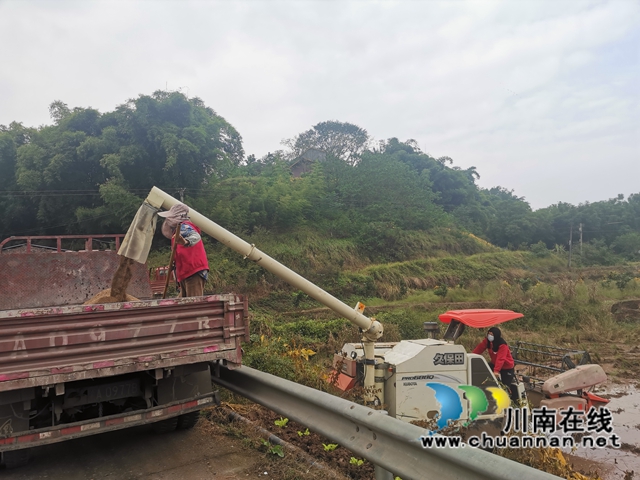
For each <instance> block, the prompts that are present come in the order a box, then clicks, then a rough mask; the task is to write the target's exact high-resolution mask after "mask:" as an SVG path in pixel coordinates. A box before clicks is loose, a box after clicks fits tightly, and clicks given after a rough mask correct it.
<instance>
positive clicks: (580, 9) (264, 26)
mask: <svg viewBox="0 0 640 480" xmlns="http://www.w3.org/2000/svg"><path fill="white" fill-rule="evenodd" d="M0 45H1V46H2V50H1V52H2V53H0V59H1V60H0V124H8V123H10V122H12V121H19V122H22V123H23V124H24V125H27V126H39V125H43V124H49V123H51V119H50V118H49V113H48V105H49V104H50V103H51V102H52V101H54V100H62V101H63V102H65V103H67V104H68V105H69V106H70V107H93V108H97V109H98V110H100V111H101V112H105V111H110V110H113V109H114V108H115V107H116V106H117V105H119V104H122V103H124V102H125V101H126V100H127V99H129V98H132V97H136V96H137V95H138V94H151V93H152V92H154V91H155V90H158V89H166V88H168V89H169V90H180V91H182V92H184V93H185V94H187V95H188V96H190V97H194V96H197V97H200V98H202V99H203V100H204V101H205V103H206V104H207V105H208V106H210V107H211V108H213V109H214V110H215V111H216V112H217V113H218V114H220V115H222V116H223V117H224V118H225V119H226V120H228V121H229V122H230V123H231V124H232V125H234V126H235V127H236V129H237V130H238V131H239V132H240V134H241V135H242V137H243V143H244V148H245V152H246V153H247V154H255V155H256V156H258V157H261V156H263V155H265V154H266V153H267V152H269V151H274V150H277V149H280V148H282V145H281V144H280V142H281V140H282V139H284V138H290V137H292V136H294V135H296V134H298V133H300V132H302V131H304V130H307V129H309V128H310V127H311V126H312V125H315V124H316V123H318V122H321V121H325V120H339V121H343V122H351V123H355V124H356V125H358V126H360V127H362V128H365V129H366V130H367V131H368V132H369V134H370V135H371V136H372V137H373V138H374V139H376V140H384V139H387V138H390V137H398V138H399V139H400V140H406V139H410V138H411V139H415V140H416V141H417V142H418V143H419V145H420V147H421V148H422V149H423V150H424V151H425V152H427V153H429V154H431V155H433V156H435V157H440V156H449V157H451V158H452V159H453V161H454V164H455V165H458V166H460V167H462V168H467V167H469V166H472V165H473V166H475V167H476V168H477V169H478V172H479V173H480V175H481V178H480V180H479V184H480V185H481V186H482V187H487V188H489V187H492V186H496V185H501V186H504V187H507V188H509V189H513V190H515V193H516V194H517V195H519V196H523V197H525V198H526V200H527V201H529V202H530V203H531V206H532V207H533V208H534V209H537V208H541V207H545V206H548V205H550V204H553V203H557V202H559V201H563V202H570V203H573V204H578V203H581V202H584V201H590V202H593V201H598V200H604V199H608V198H611V197H615V196H616V195H617V194H619V193H623V194H625V196H626V195H628V194H630V193H637V192H640V1H638V0H618V1H609V2H606V1H579V0H570V1H560V0H553V1H551V0H548V1H546V0H545V1H543V0H540V1H524V0H517V1H512V0H509V1H504V2H494V1H469V2H465V1H446V2H437V1H402V2H400V1H398V2H392V1H385V2H374V1H370V0H367V1H321V2H311V1H286V2H278V1H273V0H264V1H260V0H253V1H222V2H215V1H201V2H188V1H177V0H176V1H157V0H156V1H134V0H129V1H110V2H98V1H87V0H85V1H78V2H68V1H54V0H47V1H41V2H38V1H29V0H20V1H14V0H0Z"/></svg>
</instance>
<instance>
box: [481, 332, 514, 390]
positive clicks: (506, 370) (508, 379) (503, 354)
mask: <svg viewBox="0 0 640 480" xmlns="http://www.w3.org/2000/svg"><path fill="white" fill-rule="evenodd" d="M487 349H488V350H489V357H490V358H491V362H490V363H489V367H490V368H491V369H492V370H493V373H494V374H495V376H496V378H499V379H500V381H501V382H502V383H503V384H504V385H505V386H506V387H507V388H508V389H509V393H510V396H511V399H512V400H514V401H517V399H518V396H517V390H516V387H515V385H514V380H515V377H516V374H515V370H514V367H515V363H514V361H513V357H512V356H511V350H510V349H509V345H507V342H506V341H505V339H504V338H502V332H501V331H500V329H499V328H498V327H491V328H490V329H489V331H488V332H487V336H486V337H485V338H484V339H483V340H482V341H481V342H480V343H479V344H478V346H477V347H476V348H475V349H474V350H473V353H475V354H478V355H482V353H483V352H484V351H485V350H487Z"/></svg>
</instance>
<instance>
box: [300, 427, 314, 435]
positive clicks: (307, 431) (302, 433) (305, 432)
mask: <svg viewBox="0 0 640 480" xmlns="http://www.w3.org/2000/svg"><path fill="white" fill-rule="evenodd" d="M310 433H311V432H309V429H308V428H307V429H306V430H305V431H304V432H298V436H299V437H303V436H305V435H309V434H310Z"/></svg>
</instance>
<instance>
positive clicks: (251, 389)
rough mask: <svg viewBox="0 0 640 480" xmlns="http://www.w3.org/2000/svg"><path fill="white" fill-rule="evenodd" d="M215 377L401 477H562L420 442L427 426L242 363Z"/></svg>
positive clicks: (458, 479)
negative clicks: (426, 445) (394, 416)
mask: <svg viewBox="0 0 640 480" xmlns="http://www.w3.org/2000/svg"><path fill="white" fill-rule="evenodd" d="M212 380H213V381H214V382H215V383H217V384H219V385H221V386H223V387H225V388H227V389H229V390H231V391H232V392H234V393H237V394H238V395H242V396H243V397H246V398H248V399H249V400H252V401H254V402H256V403H259V404H260V405H263V406H264V407H267V408H269V409H271V410H273V411H275V412H277V413H279V414H281V415H284V416H286V417H287V418H289V419H291V420H294V421H296V422H298V423H300V424H302V425H305V426H306V427H308V428H310V429H311V430H313V431H315V432H316V433H318V434H320V435H322V436H324V437H326V438H328V439H330V440H331V441H333V442H336V443H338V444H340V445H341V446H343V447H345V448H346V449H348V450H350V451H351V452H353V453H354V454H356V455H357V456H360V457H364V458H366V459H367V460H369V461H370V462H371V463H373V464H374V465H377V466H379V467H382V468H384V469H385V470H387V471H389V472H393V473H394V474H395V475H398V476H400V477H401V478H402V479H403V480H425V479H437V480H462V479H464V480H467V479H470V478H473V479H477V480H483V479H486V480H513V479H514V478H520V479H525V478H526V479H527V480H551V479H559V478H560V477H556V476H555V475H551V474H548V473H546V472H542V471H540V470H536V469H534V468H531V467H527V466H525V465H522V464H520V463H517V462H514V461H511V460H507V459H506V458H503V457H498V456H496V455H493V454H490V453H488V452H485V451H483V450H479V449H474V448H471V447H465V448H460V449H454V448H446V449H445V448H432V449H425V448H423V447H422V444H421V442H420V437H421V436H422V435H427V434H428V431H427V430H426V429H423V428H420V427H418V426H416V425H412V424H409V423H405V422H402V421H400V420H397V419H395V418H392V417H389V416H387V415H385V413H384V412H381V411H379V410H373V409H370V408H368V407H365V406H363V405H358V404H356V403H353V402H349V401H347V400H344V399H342V398H339V397H335V396H333V395H330V394H328V393H325V392H320V391H318V390H315V389H313V388H309V387H305V386H303V385H300V384H297V383H295V382H291V381H288V380H284V379H282V378H279V377H276V376H274V375H269V374H268V373H264V372H260V371H258V370H254V369H252V368H250V367H246V366H242V367H240V368H238V369H235V370H228V369H226V368H220V369H219V376H215V375H214V376H212Z"/></svg>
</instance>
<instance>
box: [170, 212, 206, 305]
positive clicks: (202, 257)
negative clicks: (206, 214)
mask: <svg viewBox="0 0 640 480" xmlns="http://www.w3.org/2000/svg"><path fill="white" fill-rule="evenodd" d="M158 216H160V217H163V218H164V222H163V224H162V234H163V235H164V236H165V237H167V238H170V239H171V248H173V246H174V242H177V243H178V245H177V246H176V253H175V262H176V267H175V272H176V279H177V280H178V283H179V284H180V296H181V297H200V296H202V295H204V284H205V282H206V281H207V276H208V274H209V262H208V261H207V253H206V252H205V250H204V245H203V243H202V237H201V236H200V229H199V228H198V227H196V226H195V225H194V224H193V223H191V222H190V221H189V207H187V206H186V205H184V204H182V203H176V204H175V205H174V206H173V207H171V209H170V210H168V211H166V212H160V213H158ZM178 225H180V232H179V233H178V234H176V230H177V228H178Z"/></svg>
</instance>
